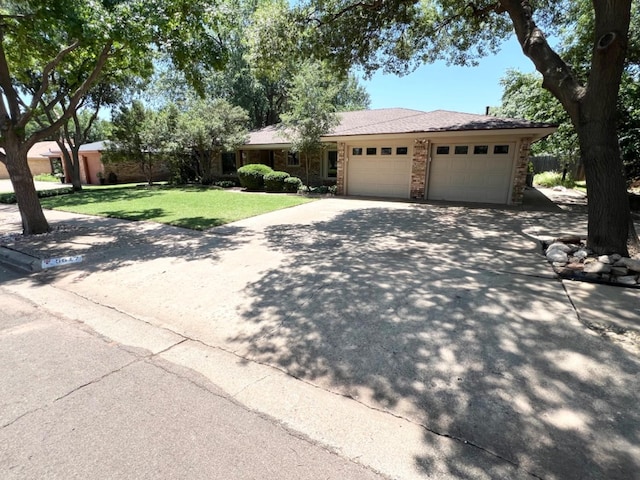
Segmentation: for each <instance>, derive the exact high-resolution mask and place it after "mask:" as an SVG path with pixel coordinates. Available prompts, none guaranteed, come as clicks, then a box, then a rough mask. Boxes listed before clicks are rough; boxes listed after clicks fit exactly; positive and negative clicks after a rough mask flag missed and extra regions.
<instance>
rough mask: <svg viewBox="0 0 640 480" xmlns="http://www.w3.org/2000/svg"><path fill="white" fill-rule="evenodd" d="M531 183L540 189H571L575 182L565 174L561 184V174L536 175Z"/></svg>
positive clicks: (543, 173) (544, 173) (545, 173)
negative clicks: (560, 187)
mask: <svg viewBox="0 0 640 480" xmlns="http://www.w3.org/2000/svg"><path fill="white" fill-rule="evenodd" d="M533 183H534V185H539V186H541V187H548V188H551V187H557V186H563V187H566V188H573V187H574V186H575V181H574V180H573V178H572V177H571V175H570V174H567V176H566V177H565V180H564V182H563V181H562V173H561V172H542V173H538V174H536V175H535V176H534V177H533Z"/></svg>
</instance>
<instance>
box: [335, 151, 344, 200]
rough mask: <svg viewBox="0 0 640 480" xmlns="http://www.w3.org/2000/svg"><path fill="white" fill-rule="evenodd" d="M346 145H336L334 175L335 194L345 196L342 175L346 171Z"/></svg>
mask: <svg viewBox="0 0 640 480" xmlns="http://www.w3.org/2000/svg"><path fill="white" fill-rule="evenodd" d="M346 159H347V144H346V143H344V142H339V143H338V172H337V173H336V194H337V195H345V188H344V187H345V185H344V174H345V171H346V166H347V165H346Z"/></svg>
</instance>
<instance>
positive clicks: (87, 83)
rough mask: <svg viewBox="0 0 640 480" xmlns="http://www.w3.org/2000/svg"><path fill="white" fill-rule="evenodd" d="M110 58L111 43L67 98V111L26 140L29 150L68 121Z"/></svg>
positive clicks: (103, 49)
mask: <svg viewBox="0 0 640 480" xmlns="http://www.w3.org/2000/svg"><path fill="white" fill-rule="evenodd" d="M110 56H111V42H109V43H107V44H106V45H105V46H104V47H103V48H102V50H101V52H100V55H98V59H97V60H96V64H95V66H94V67H93V70H92V71H91V73H90V74H89V76H88V77H87V78H86V79H85V80H84V81H83V82H82V84H81V85H80V86H79V87H78V88H77V89H76V91H75V92H74V93H73V95H71V97H70V98H69V104H68V105H67V110H66V111H65V112H64V113H63V114H62V115H60V117H59V118H58V119H57V120H56V121H55V122H53V123H51V125H49V126H48V127H47V128H44V129H42V130H40V131H39V132H37V133H36V134H33V135H31V137H30V138H29V139H28V140H27V143H28V144H29V148H30V147H32V146H33V144H34V143H36V142H37V141H39V140H41V139H42V138H44V137H47V136H49V135H52V134H54V133H55V132H56V131H58V130H59V129H60V127H61V126H62V125H63V124H64V123H65V122H66V121H67V120H68V119H69V117H70V116H71V115H72V113H73V112H75V111H76V109H77V108H78V106H79V104H80V102H81V101H83V97H84V96H85V95H86V93H87V92H88V91H89V89H90V88H91V87H92V86H93V84H94V83H95V82H96V80H97V79H98V77H99V76H100V74H101V73H102V69H103V68H104V66H105V64H106V63H107V60H108V59H109V57H110Z"/></svg>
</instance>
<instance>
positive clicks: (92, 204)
mask: <svg viewBox="0 0 640 480" xmlns="http://www.w3.org/2000/svg"><path fill="white" fill-rule="evenodd" d="M309 201H312V200H311V199H308V198H304V197H298V196H293V195H261V194H251V193H244V192H229V191H224V190H214V189H209V188H197V187H153V188H139V187H131V186H126V187H122V186H117V187H113V186H111V187H107V188H105V187H102V188H92V189H86V190H83V191H82V192H79V193H76V194H73V195H66V196H63V197H55V198H47V199H43V200H42V206H43V207H44V208H51V209H54V210H64V211H67V212H75V213H84V214H87V215H98V216H102V217H112V218H122V219H125V220H145V221H151V222H158V223H166V224H169V225H175V226H178V227H184V228H190V229H192V230H205V229H207V228H211V227H216V226H218V225H224V224H225V223H230V222H234V221H236V220H241V219H243V218H248V217H253V216H255V215H260V214H263V213H267V212H271V211H274V210H279V209H281V208H287V207H293V206H296V205H300V204H302V203H307V202H309Z"/></svg>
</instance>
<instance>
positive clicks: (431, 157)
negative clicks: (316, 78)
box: [239, 108, 556, 204]
mask: <svg viewBox="0 0 640 480" xmlns="http://www.w3.org/2000/svg"><path fill="white" fill-rule="evenodd" d="M339 116H340V118H341V122H340V125H339V126H338V127H336V128H335V129H334V130H333V131H332V132H331V133H329V134H328V135H325V136H324V137H323V142H324V143H325V144H326V149H325V151H324V152H323V153H322V154H321V155H320V156H316V157H315V158H313V159H312V161H311V162H310V171H311V175H310V182H309V183H311V184H315V185H318V184H330V183H335V184H336V185H337V193H338V194H339V195H364V196H379V197H394V198H407V199H428V200H448V201H464V202H481V203H498V204H518V203H521V202H522V196H523V192H524V187H525V181H526V173H527V162H528V158H529V148H530V146H531V144H532V143H533V142H535V141H536V140H540V139H541V138H544V137H546V136H547V135H549V134H551V133H553V132H555V130H556V127H555V126H553V125H550V124H541V123H534V122H529V121H526V120H516V119H503V118H497V117H491V116H486V115H475V114H469V113H459V112H450V111H445V110H435V111H433V112H422V111H418V110H410V109H404V108H389V109H380V110H361V111H356V112H343V113H340V114H339ZM289 147H290V145H289V144H288V143H287V141H286V140H285V139H284V137H283V136H282V135H281V132H279V131H278V128H277V127H275V126H270V127H266V128H263V129H262V130H258V131H255V132H251V134H250V138H249V141H248V142H247V144H246V145H244V146H243V147H242V149H241V150H240V151H239V157H240V164H241V165H246V164H249V163H264V164H266V165H269V166H271V167H273V168H274V169H276V170H282V171H286V172H289V173H290V174H292V175H295V176H298V177H300V178H301V179H303V180H305V175H306V169H305V166H304V165H303V164H302V163H304V162H301V161H300V159H299V158H298V156H297V155H294V154H292V153H291V152H290V151H289Z"/></svg>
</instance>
